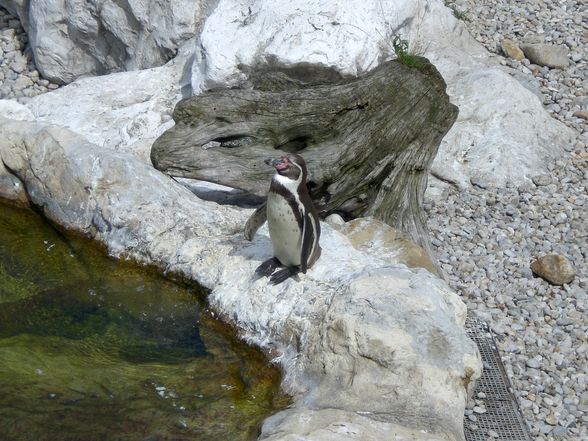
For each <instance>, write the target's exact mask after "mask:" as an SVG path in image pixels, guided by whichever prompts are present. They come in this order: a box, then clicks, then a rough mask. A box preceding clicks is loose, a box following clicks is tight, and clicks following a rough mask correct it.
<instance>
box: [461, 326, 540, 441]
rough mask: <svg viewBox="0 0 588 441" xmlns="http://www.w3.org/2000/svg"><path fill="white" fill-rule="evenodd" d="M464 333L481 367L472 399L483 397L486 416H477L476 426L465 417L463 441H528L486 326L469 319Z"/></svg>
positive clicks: (523, 424) (500, 361)
mask: <svg viewBox="0 0 588 441" xmlns="http://www.w3.org/2000/svg"><path fill="white" fill-rule="evenodd" d="M466 332H467V333H468V336H469V337H470V338H471V339H472V340H473V341H474V342H476V344H477V345H478V349H479V350H480V354H481V356H482V363H483V366H484V370H483V372H482V377H481V378H480V379H479V380H478V384H477V385H476V389H475V391H474V398H477V396H478V394H479V393H480V392H483V393H484V394H486V397H485V398H483V401H484V404H485V408H486V413H477V414H476V417H477V421H475V422H473V421H470V420H469V419H468V418H467V417H464V433H465V438H466V441H487V440H488V439H493V440H495V441H531V437H530V435H529V430H528V428H527V424H526V422H525V420H524V418H523V416H522V415H521V411H520V409H519V406H518V404H517V400H516V397H515V396H514V395H513V393H512V386H511V385H510V381H509V380H508V377H507V375H506V371H505V370H504V365H503V364H502V360H501V359H500V355H499V354H498V349H497V347H496V343H495V341H494V338H493V337H492V334H491V332H490V330H489V329H488V325H487V324H486V323H484V322H482V321H480V320H478V319H477V318H474V317H468V318H467V320H466ZM490 435H493V437H491V436H490ZM496 435H498V437H497V438H496Z"/></svg>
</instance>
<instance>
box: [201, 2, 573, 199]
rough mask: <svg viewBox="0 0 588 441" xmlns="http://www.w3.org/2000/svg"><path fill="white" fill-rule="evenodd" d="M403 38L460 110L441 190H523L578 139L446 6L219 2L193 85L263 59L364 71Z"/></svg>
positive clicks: (441, 156)
mask: <svg viewBox="0 0 588 441" xmlns="http://www.w3.org/2000/svg"><path fill="white" fill-rule="evenodd" d="M395 36H399V37H400V38H402V39H405V40H407V41H408V43H409V49H410V51H411V52H413V53H417V54H423V55H425V56H427V57H428V58H429V59H430V60H431V61H432V62H433V63H434V64H435V66H436V67H437V68H438V69H439V71H440V72H441V74H442V75H443V77H444V78H445V80H446V82H447V84H448V93H449V95H450V97H451V101H452V102H453V103H454V104H456V105H457V106H458V107H459V108H460V116H459V117H458V120H457V122H456V123H455V125H454V127H453V128H452V129H451V131H450V132H449V133H448V134H447V135H446V137H445V139H444V141H443V143H442V145H441V147H440V150H439V153H438V156H437V158H436V160H435V163H434V173H433V176H434V177H436V178H438V179H437V180H436V181H435V183H436V184H438V185H439V184H442V183H444V182H449V183H452V184H453V185H456V186H458V187H461V188H464V187H467V186H469V185H470V181H471V179H472V178H474V179H476V178H480V177H485V178H486V179H487V181H488V182H489V183H490V184H491V185H494V186H504V185H506V183H507V182H512V183H514V184H519V183H522V182H524V181H528V180H529V178H530V176H532V175H536V174H539V173H541V172H543V171H545V169H546V165H547V164H548V163H550V162H552V160H553V159H554V158H557V157H559V156H560V155H562V154H563V146H564V145H565V144H566V143H570V142H572V138H573V136H574V135H573V133H572V131H571V130H570V129H567V128H566V127H565V126H564V125H563V124H561V123H560V122H557V121H556V120H554V119H553V118H550V117H549V116H548V114H547V112H546V111H545V110H544V109H543V108H542V105H541V103H540V102H539V100H537V98H536V97H534V96H530V94H529V92H528V91H527V90H526V89H525V88H524V87H523V86H521V85H520V84H519V83H518V82H517V81H516V80H515V79H513V78H512V77H511V76H510V75H509V74H507V73H505V72H504V71H503V70H502V69H501V68H499V67H498V65H497V63H496V62H495V61H494V60H493V59H492V58H491V55H490V54H489V53H488V52H487V51H486V50H485V49H484V48H483V47H482V46H481V45H480V44H478V43H477V42H476V41H475V40H474V39H473V38H472V37H471V36H470V35H469V33H468V32H467V30H466V29H465V27H464V26H463V24H462V23H461V22H460V21H459V20H457V19H456V18H455V17H454V16H453V13H452V11H451V10H450V9H448V8H446V7H445V6H444V4H443V2H442V1H441V0H424V1H419V2H414V1H411V0H401V1H392V0H366V1H362V2H355V3H353V4H343V3H341V2H338V1H334V0H303V1H299V2H287V1H275V0H254V1H244V0H220V2H219V5H218V7H217V8H216V9H215V10H214V12H213V13H212V14H211V15H210V17H208V19H207V20H206V23H205V25H204V27H203V30H202V33H201V36H200V45H199V46H198V47H197V48H196V52H195V57H194V63H193V66H192V75H193V77H192V88H193V90H194V92H195V93H198V92H200V91H202V90H205V89H208V88H212V87H219V86H220V87H227V86H236V85H239V84H241V83H242V82H243V81H244V80H245V73H244V71H243V70H241V69H240V66H243V65H245V66H247V65H253V64H256V63H260V62H263V61H264V60H277V61H278V62H281V63H284V64H294V63H298V62H310V63H319V64H322V65H325V66H331V67H334V68H336V69H337V70H339V71H340V72H342V73H344V74H348V75H359V74H361V73H363V72H366V71H368V70H370V69H372V68H374V67H375V66H377V65H378V64H379V63H380V62H381V61H382V60H384V59H388V58H393V57H394V51H393V47H392V41H393V39H394V37H395ZM435 194H438V193H433V195H435Z"/></svg>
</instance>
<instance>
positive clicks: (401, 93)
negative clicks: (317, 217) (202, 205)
mask: <svg viewBox="0 0 588 441" xmlns="http://www.w3.org/2000/svg"><path fill="white" fill-rule="evenodd" d="M418 61H419V62H418V63H417V66H418V68H415V67H408V66H405V65H402V64H400V63H397V62H387V63H384V64H382V65H381V66H379V67H378V68H376V69H374V70H372V71H371V72H369V73H367V74H366V75H365V76H364V77H362V78H358V79H350V78H342V77H341V76H339V75H338V74H336V73H335V72H334V71H333V70H330V69H327V68H320V67H316V66H311V65H298V66H295V67H294V68H283V67H282V68H279V67H275V66H265V67H261V68H256V69H253V70H252V71H251V72H250V74H249V76H250V79H251V83H252V87H250V88H247V89H225V90H216V91H210V92H207V93H204V94H203V95H200V96H195V97H192V98H188V99H185V100H183V101H181V102H179V103H178V105H177V106H176V109H175V111H174V114H173V118H174V120H175V121H176V125H175V126H174V127H173V128H171V129H170V130H168V131H167V132H166V133H164V134H163V135H162V136H161V137H160V138H159V139H158V140H157V141H156V142H155V144H154V145H153V148H152V152H151V159H152V162H153V164H154V166H155V167H156V168H158V169H159V170H162V171H164V172H166V173H168V174H170V175H173V176H181V177H187V178H195V179H200V180H205V181H211V182H215V183H219V184H223V185H227V186H230V187H235V188H239V189H242V190H246V191H248V192H251V193H253V194H256V195H259V196H265V195H266V193H267V190H268V188H269V181H270V176H271V175H272V174H273V169H271V167H268V166H267V165H265V164H264V162H263V160H264V159H265V158H267V157H269V156H274V157H275V156H278V155H280V154H281V153H282V152H296V153H299V154H301V155H303V156H304V158H305V160H306V163H307V164H308V169H309V189H310V191H311V195H312V197H313V199H314V200H315V203H316V205H317V208H318V209H319V211H320V213H321V215H322V216H326V215H328V214H330V213H334V212H337V213H339V214H341V215H343V217H345V218H347V219H350V218H355V217H358V216H366V215H372V216H375V217H376V218H379V219H381V220H383V221H384V222H386V223H388V224H389V225H391V226H394V227H396V228H399V229H401V230H403V231H405V232H407V233H408V234H409V235H410V236H411V237H412V238H413V240H415V242H417V243H418V244H420V245H421V246H423V247H424V248H425V249H426V250H428V251H430V250H431V248H430V242H429V239H428V232H427V230H426V227H425V219H424V214H423V211H422V208H421V205H422V201H423V195H424V192H425V189H426V185H427V177H428V171H429V168H430V166H431V163H432V161H433V158H434V157H435V154H436V152H437V149H438V146H439V144H440V142H441V139H442V138H443V136H444V135H445V133H447V131H448V130H449V128H450V127H451V125H452V124H453V122H454V121H455V119H456V117H457V108H456V107H455V106H454V105H452V104H451V103H450V102H449V98H448V96H447V95H446V93H445V83H444V81H443V79H442V77H441V75H440V74H439V73H438V72H437V70H436V69H435V68H434V67H433V66H432V65H431V64H430V63H429V62H428V61H427V60H425V59H419V60H418ZM327 83H328V84H327Z"/></svg>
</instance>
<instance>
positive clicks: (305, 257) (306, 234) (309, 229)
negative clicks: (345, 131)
mask: <svg viewBox="0 0 588 441" xmlns="http://www.w3.org/2000/svg"><path fill="white" fill-rule="evenodd" d="M303 221H304V224H303V226H302V246H301V247H300V271H302V273H303V274H306V270H307V269H308V261H309V260H310V253H311V252H312V248H313V244H314V241H315V237H314V234H315V233H314V231H315V230H314V228H313V224H312V218H311V215H310V213H306V214H305V216H304V219H303Z"/></svg>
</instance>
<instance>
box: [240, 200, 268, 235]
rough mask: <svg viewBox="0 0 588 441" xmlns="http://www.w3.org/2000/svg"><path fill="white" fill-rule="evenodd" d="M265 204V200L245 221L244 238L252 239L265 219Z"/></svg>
mask: <svg viewBox="0 0 588 441" xmlns="http://www.w3.org/2000/svg"><path fill="white" fill-rule="evenodd" d="M266 205H267V201H266V202H264V203H263V204H261V205H260V206H259V207H258V208H257V210H255V211H254V212H253V214H252V215H251V216H250V217H249V219H247V223H246V224H245V239H247V240H248V241H250V242H251V241H252V240H253V236H255V233H256V232H257V230H259V229H260V228H261V226H262V225H263V224H264V223H265V221H266V220H267V210H266Z"/></svg>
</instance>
